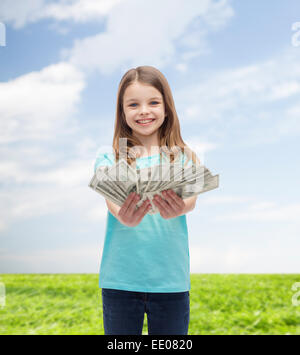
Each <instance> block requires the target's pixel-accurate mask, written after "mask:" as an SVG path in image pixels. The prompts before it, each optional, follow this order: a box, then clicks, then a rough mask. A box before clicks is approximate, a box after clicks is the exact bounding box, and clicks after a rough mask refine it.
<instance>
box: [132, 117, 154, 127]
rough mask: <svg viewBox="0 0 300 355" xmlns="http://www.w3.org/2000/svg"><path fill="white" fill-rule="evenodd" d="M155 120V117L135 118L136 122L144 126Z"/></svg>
mask: <svg viewBox="0 0 300 355" xmlns="http://www.w3.org/2000/svg"><path fill="white" fill-rule="evenodd" d="M154 121H155V118H149V119H148V118H147V119H143V120H137V121H136V123H137V124H139V125H141V126H146V125H149V124H151V123H152V122H154Z"/></svg>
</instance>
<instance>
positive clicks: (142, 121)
mask: <svg viewBox="0 0 300 355" xmlns="http://www.w3.org/2000/svg"><path fill="white" fill-rule="evenodd" d="M151 121H153V120H152V119H151V120H138V121H137V122H139V123H147V122H151Z"/></svg>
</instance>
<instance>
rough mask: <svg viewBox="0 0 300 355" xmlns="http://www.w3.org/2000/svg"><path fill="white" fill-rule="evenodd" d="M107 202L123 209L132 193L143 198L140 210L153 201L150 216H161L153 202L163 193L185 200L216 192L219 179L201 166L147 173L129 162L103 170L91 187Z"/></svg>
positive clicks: (157, 168) (176, 165)
mask: <svg viewBox="0 0 300 355" xmlns="http://www.w3.org/2000/svg"><path fill="white" fill-rule="evenodd" d="M88 186H89V187H91V188H92V189H93V190H95V191H96V192H98V193H100V194H101V195H102V196H104V197H105V198H106V199H108V200H110V201H112V202H114V203H115V204H117V205H118V206H122V205H123V203H124V202H125V200H126V198H127V197H128V195H129V194H130V193H131V192H136V193H138V194H139V195H140V197H141V198H140V200H139V202H138V203H137V207H139V206H140V205H141V204H142V203H143V202H144V201H145V200H146V199H149V201H150V203H151V206H152V208H151V209H150V210H149V211H148V213H149V214H155V213H158V212H159V211H158V208H157V207H156V206H155V205H154V203H153V201H152V199H153V197H154V195H156V194H157V195H160V196H161V198H163V199H164V196H163V195H162V193H161V192H162V191H164V190H169V189H172V190H173V191H174V192H175V193H176V194H177V195H178V196H179V197H181V198H182V199H185V198H188V197H191V196H194V195H198V194H200V193H203V192H206V191H209V190H213V189H215V188H217V187H218V186H219V175H214V176H213V175H212V174H211V173H210V171H209V170H208V169H207V168H206V167H205V166H204V165H200V164H192V165H190V166H183V165H182V164H180V163H169V164H160V165H155V166H151V167H147V168H143V169H137V168H133V167H132V166H130V165H128V164H127V161H126V160H125V159H120V160H119V161H118V162H117V163H115V164H114V165H112V166H99V167H98V168H97V170H96V172H95V174H94V176H93V177H92V179H91V181H90V183H89V185H88Z"/></svg>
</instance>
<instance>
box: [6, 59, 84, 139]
mask: <svg viewBox="0 0 300 355" xmlns="http://www.w3.org/2000/svg"><path fill="white" fill-rule="evenodd" d="M84 87H85V81H84V77H83V75H82V74H81V72H79V71H78V70H77V69H76V68H75V67H74V66H72V65H71V64H68V63H63V62H62V63H58V64H53V65H50V66H48V67H46V68H44V69H42V70H40V71H38V72H31V73H29V74H24V75H22V76H20V77H18V78H16V79H14V80H11V81H8V82H5V83H0V97H1V100H2V102H1V106H0V117H1V120H0V140H1V143H11V142H14V141H20V140H32V139H35V140H48V139H50V138H53V137H54V136H55V135H56V134H57V132H58V131H61V130H63V129H66V127H68V131H69V132H70V131H72V130H75V129H76V126H77V122H76V121H75V120H73V122H72V124H69V126H67V124H68V123H70V122H71V121H70V117H71V115H74V114H75V113H76V106H77V105H78V103H79V100H80V94H81V92H82V90H83V89H84Z"/></svg>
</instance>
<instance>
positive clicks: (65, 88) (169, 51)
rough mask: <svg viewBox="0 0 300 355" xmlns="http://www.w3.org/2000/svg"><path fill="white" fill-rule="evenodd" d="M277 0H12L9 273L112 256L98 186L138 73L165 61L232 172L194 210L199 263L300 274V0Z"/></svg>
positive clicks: (201, 268) (89, 268)
mask: <svg viewBox="0 0 300 355" xmlns="http://www.w3.org/2000/svg"><path fill="white" fill-rule="evenodd" d="M270 3H271V2H269V1H259V0H245V1H229V0H228V1H226V0H223V1H220V0H219V1H213V0H205V1H204V0H203V1H199V0H197V1H196V0H190V1H188V2H187V1H182V0H180V1H179V0H172V1H171V0H165V1H156V0H153V1H151V3H150V2H143V1H140V0H110V1H92V0H84V1H82V0H72V1H71V0H66V1H44V0H31V1H26V5H25V6H24V2H22V1H17V0H13V1H8V0H2V1H1V4H0V22H2V23H4V24H5V26H6V46H5V47H0V127H1V129H0V138H1V139H0V157H1V166H0V272H1V273H56V272H61V273H64V272H66V273H67V272H79V273H85V272H88V273H97V272H98V271H99V267H100V261H101V253H102V247H103V243H104V235H105V225H106V214H107V208H106V205H105V202H104V199H103V198H102V197H101V196H100V195H98V194H96V193H95V192H94V191H92V190H91V189H89V188H88V186H87V185H88V183H89V181H90V179H91V177H92V174H93V164H94V159H95V155H96V152H97V150H98V148H99V147H103V146H110V145H111V141H112V137H113V127H114V119H115V103H116V93H117V87H118V84H119V81H120V79H121V77H122V75H123V74H124V73H125V71H127V70H128V69H130V68H132V67H136V66H139V65H153V66H155V67H157V68H158V69H159V70H161V71H162V73H163V74H164V75H165V76H166V78H167V80H168V82H169V84H170V86H171V89H172V93H173V96H174V100H175V105H176V110H177V113H178V115H179V119H180V124H181V131H182V132H181V133H182V136H183V139H184V141H185V142H187V143H188V144H189V145H190V146H191V147H192V148H194V149H195V150H196V151H197V153H199V154H200V157H201V158H202V159H203V160H204V163H205V165H206V166H207V167H208V168H209V169H210V170H211V172H212V173H213V174H219V176H220V187H219V189H216V190H213V191H210V192H207V193H205V194H203V195H199V197H198V199H197V206H196V208H195V209H194V210H193V211H192V212H191V213H189V214H188V215H187V221H188V229H189V245H190V258H191V272H192V273H299V271H300V253H299V247H300V242H299V236H300V233H299V232H300V221H299V215H300V202H299V198H300V189H299V181H300V168H299V151H300V150H299V136H300V121H299V119H300V100H299V96H300V95H299V94H300V69H299V68H300V67H299V63H300V45H299V46H295V45H293V44H292V36H295V35H296V31H292V24H293V23H296V22H300V3H299V1H296V0H289V1H280V0H273V1H272V5H270ZM170 9H172V11H170ZM299 30H300V27H299ZM298 37H299V42H300V34H299V36H298Z"/></svg>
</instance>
